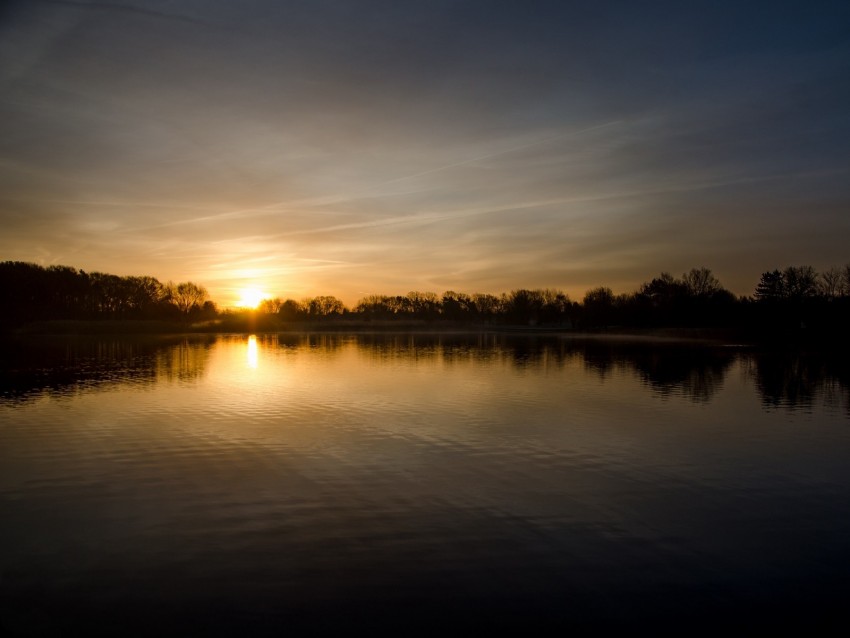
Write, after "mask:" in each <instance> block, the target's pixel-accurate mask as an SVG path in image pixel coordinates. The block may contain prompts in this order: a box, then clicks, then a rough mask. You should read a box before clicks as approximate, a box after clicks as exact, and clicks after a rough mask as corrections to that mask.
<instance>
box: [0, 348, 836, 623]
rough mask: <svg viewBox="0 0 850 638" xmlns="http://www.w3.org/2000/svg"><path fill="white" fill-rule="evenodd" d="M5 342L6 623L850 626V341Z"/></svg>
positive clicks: (0, 435)
mask: <svg viewBox="0 0 850 638" xmlns="http://www.w3.org/2000/svg"><path fill="white" fill-rule="evenodd" d="M2 347H3V350H2V353H3V359H2V370H0V522H2V523H1V524H0V612H2V613H0V628H2V629H3V630H4V631H5V632H6V634H5V635H9V634H12V635H92V634H101V635H128V634H134V633H135V634H140V635H151V634H153V633H154V632H163V631H166V632H169V633H172V632H182V633H196V634H216V633H220V634H229V635H230V634H234V633H237V632H245V633H246V634H248V635H259V634H268V635H271V634H275V635H278V634H280V633H281V631H291V632H293V633H295V634H296V635H309V634H310V633H339V632H340V631H345V632H354V631H367V632H372V633H402V634H406V635H409V634H417V633H421V634H426V633H429V632H434V633H437V632H439V633H441V634H446V633H449V634H453V633H461V632H462V633H467V632H469V631H476V630H481V629H486V630H492V629H506V628H507V629H511V630H514V631H523V630H535V631H540V630H543V629H544V628H545V629H551V628H555V629H557V630H559V631H565V630H571V629H580V630H587V629H589V628H593V629H595V628H604V627H610V628H618V629H627V630H630V631H634V630H635V629H636V628H637V629H639V630H642V631H644V632H645V631H647V630H650V629H651V630H653V631H654V630H670V631H675V630H677V629H681V630H684V631H687V632H688V633H694V631H696V630H699V629H708V628H710V629H712V630H719V629H725V630H732V631H736V632H739V631H741V630H742V629H744V628H761V629H764V628H767V627H776V628H788V627H798V628H801V629H809V630H811V629H812V628H818V627H820V628H821V629H823V628H825V627H828V626H829V625H828V623H830V622H831V621H833V620H835V619H837V618H843V615H844V606H845V604H846V602H845V601H846V597H847V595H848V593H850V374H848V366H847V363H846V362H845V360H844V359H843V358H842V357H839V356H837V355H836V356H825V355H801V354H798V353H788V352H755V351H750V350H747V349H741V348H723V347H716V346H712V347H709V346H700V345H696V344H693V343H685V342H664V341H651V340H643V341H632V340H627V339H607V340H606V339H579V338H570V337H563V336H527V335H499V334H480V335H445V334H444V335H433V334H430V335H429V334H415V335H407V334H404V335H401V334H392V335H377V334H359V335H336V334H282V335H258V336H241V335H240V336H207V337H198V338H177V337H175V338H163V339H159V340H150V339H147V340H145V339H127V338H124V339H119V338H115V339H109V338H90V339H76V340H71V339H58V338H57V339H50V338H42V339H40V340H38V341H33V342H20V341H11V342H4V343H3V346H2Z"/></svg>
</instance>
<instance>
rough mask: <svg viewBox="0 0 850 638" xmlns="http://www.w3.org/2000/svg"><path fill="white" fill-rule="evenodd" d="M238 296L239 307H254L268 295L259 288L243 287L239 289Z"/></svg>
mask: <svg viewBox="0 0 850 638" xmlns="http://www.w3.org/2000/svg"><path fill="white" fill-rule="evenodd" d="M239 294H240V297H239V302H238V304H237V305H238V306H239V307H240V308H251V309H256V307H257V306H259V305H260V303H262V301H263V299H266V298H267V297H268V295H267V294H266V293H264V292H263V291H262V290H260V289H259V288H243V289H242V290H240V291H239Z"/></svg>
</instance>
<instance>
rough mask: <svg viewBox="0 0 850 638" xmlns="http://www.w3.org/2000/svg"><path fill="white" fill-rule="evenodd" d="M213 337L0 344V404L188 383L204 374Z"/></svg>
mask: <svg viewBox="0 0 850 638" xmlns="http://www.w3.org/2000/svg"><path fill="white" fill-rule="evenodd" d="M214 342H215V338H214V337H202V338H198V339H185V338H176V339H162V338H155V339H131V338H115V339H110V338H102V337H101V338H46V339H41V340H39V341H32V340H4V341H3V342H2V343H0V351H2V357H1V358H0V361H2V363H0V400H4V401H7V400H8V401H21V400H27V399H32V398H36V397H38V396H41V395H42V394H44V393H45V392H46V393H48V394H50V395H57V396H61V395H67V394H70V393H73V392H76V391H78V390H80V389H83V388H93V387H97V388H104V387H109V386H113V385H118V384H128V383H129V384H148V383H153V382H155V381H157V380H159V379H167V380H174V379H177V380H191V379H196V378H199V377H200V376H202V375H203V373H204V370H205V367H206V363H207V360H208V358H209V352H210V348H211V346H212V344H213V343H214Z"/></svg>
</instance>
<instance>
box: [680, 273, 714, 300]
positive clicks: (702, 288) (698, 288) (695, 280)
mask: <svg viewBox="0 0 850 638" xmlns="http://www.w3.org/2000/svg"><path fill="white" fill-rule="evenodd" d="M682 283H683V284H684V286H685V289H686V290H687V292H688V294H689V295H691V296H692V297H697V298H701V299H706V298H708V297H711V296H712V295H713V294H715V293H717V292H719V291H720V290H721V288H722V286H721V285H720V281H719V280H718V279H717V277H715V276H714V275H713V274H712V272H711V270H710V269H709V268H705V267H702V268H691V269H690V270H689V271H688V272H686V273H685V274H684V275H682Z"/></svg>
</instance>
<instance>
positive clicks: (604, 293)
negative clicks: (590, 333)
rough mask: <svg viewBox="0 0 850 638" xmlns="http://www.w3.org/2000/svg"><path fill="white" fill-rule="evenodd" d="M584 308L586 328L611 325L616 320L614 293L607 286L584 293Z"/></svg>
mask: <svg viewBox="0 0 850 638" xmlns="http://www.w3.org/2000/svg"><path fill="white" fill-rule="evenodd" d="M582 306H583V309H584V325H585V326H587V327H598V326H608V325H611V323H612V322H613V319H614V291H613V290H611V289H610V288H606V287H605V286H599V287H598V288H593V289H591V290H588V291H587V292H586V293H584V300H583V301H582Z"/></svg>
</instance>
